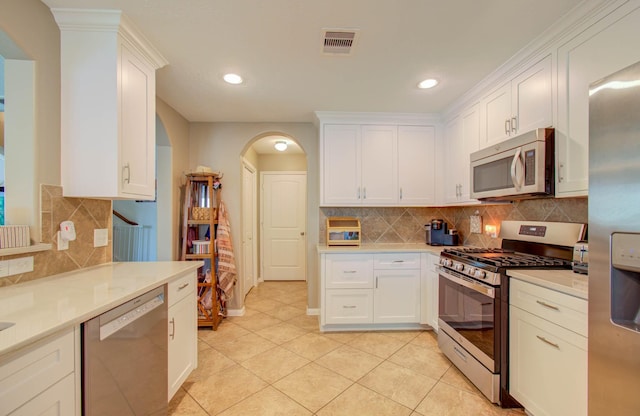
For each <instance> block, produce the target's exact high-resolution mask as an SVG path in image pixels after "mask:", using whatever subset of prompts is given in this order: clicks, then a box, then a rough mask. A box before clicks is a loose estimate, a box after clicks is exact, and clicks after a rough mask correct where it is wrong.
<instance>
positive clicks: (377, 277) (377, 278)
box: [376, 276, 378, 289]
mask: <svg viewBox="0 0 640 416" xmlns="http://www.w3.org/2000/svg"><path fill="white" fill-rule="evenodd" d="M377 288H378V276H376V289H377Z"/></svg>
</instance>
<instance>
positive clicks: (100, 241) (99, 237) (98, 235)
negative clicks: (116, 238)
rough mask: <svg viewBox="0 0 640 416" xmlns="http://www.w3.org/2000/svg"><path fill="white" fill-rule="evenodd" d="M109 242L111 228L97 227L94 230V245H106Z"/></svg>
mask: <svg viewBox="0 0 640 416" xmlns="http://www.w3.org/2000/svg"><path fill="white" fill-rule="evenodd" d="M107 244H109V229H108V228H96V229H95V230H93V246H94V247H104V246H106V245H107Z"/></svg>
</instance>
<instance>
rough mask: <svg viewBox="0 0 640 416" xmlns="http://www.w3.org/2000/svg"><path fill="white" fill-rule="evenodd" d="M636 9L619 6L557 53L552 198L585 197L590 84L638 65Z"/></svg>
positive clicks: (630, 5) (635, 6)
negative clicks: (554, 163) (554, 164)
mask: <svg viewBox="0 0 640 416" xmlns="http://www.w3.org/2000/svg"><path fill="white" fill-rule="evenodd" d="M638 38H640V8H639V6H638V4H637V2H629V3H626V4H625V5H624V6H622V7H619V8H618V9H616V10H615V11H614V12H612V13H610V14H608V15H607V16H606V17H605V18H603V19H602V20H600V21H598V22H597V23H596V24H594V25H592V26H590V27H589V28H588V29H586V30H584V31H583V32H581V33H579V34H578V35H577V36H575V37H573V38H572V39H570V40H568V41H567V42H566V43H564V44H562V45H561V46H560V47H559V48H558V124H557V128H556V132H555V140H556V196H561V197H562V196H580V195H586V194H587V191H588V186H589V184H588V182H589V85H590V84H591V83H592V82H594V81H597V80H598V79H600V78H602V77H604V76H606V75H609V74H611V73H613V72H616V71H618V70H620V69H622V68H624V67H626V66H629V65H631V64H633V63H635V62H637V61H639V60H640V48H638V45H637V43H636V42H634V41H633V39H638Z"/></svg>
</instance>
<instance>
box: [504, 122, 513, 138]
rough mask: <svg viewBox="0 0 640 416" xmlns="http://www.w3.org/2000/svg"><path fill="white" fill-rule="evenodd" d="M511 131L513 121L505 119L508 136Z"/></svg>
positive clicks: (505, 130)
mask: <svg viewBox="0 0 640 416" xmlns="http://www.w3.org/2000/svg"><path fill="white" fill-rule="evenodd" d="M510 131H511V123H509V119H506V120H505V121H504V134H506V135H507V136H508V135H509V132H510Z"/></svg>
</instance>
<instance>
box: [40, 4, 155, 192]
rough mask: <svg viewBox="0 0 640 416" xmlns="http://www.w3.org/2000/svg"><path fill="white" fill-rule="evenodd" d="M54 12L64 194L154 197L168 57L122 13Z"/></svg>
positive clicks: (99, 11) (57, 10)
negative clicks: (160, 76) (162, 77)
mask: <svg viewBox="0 0 640 416" xmlns="http://www.w3.org/2000/svg"><path fill="white" fill-rule="evenodd" d="M52 12H53V14H54V17H55V19H56V22H57V23H58V26H59V27H60V36H61V39H60V40H61V46H60V49H61V76H62V78H61V98H62V103H61V116H62V120H61V179H62V187H63V193H64V195H65V196H71V197H95V198H114V199H154V198H155V70H156V69H158V68H160V67H162V66H164V65H166V61H165V60H164V58H162V56H160V55H159V54H158V53H157V52H156V51H155V50H154V49H153V47H152V46H151V45H149V43H148V42H147V41H146V39H145V38H144V36H142V35H141V34H140V33H139V32H137V30H136V29H135V28H134V27H133V26H132V25H131V23H130V22H129V21H128V20H127V19H126V17H125V16H123V15H122V14H121V13H120V11H117V10H79V9H52ZM97 29H99V30H97Z"/></svg>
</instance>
